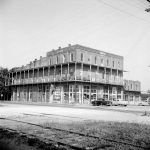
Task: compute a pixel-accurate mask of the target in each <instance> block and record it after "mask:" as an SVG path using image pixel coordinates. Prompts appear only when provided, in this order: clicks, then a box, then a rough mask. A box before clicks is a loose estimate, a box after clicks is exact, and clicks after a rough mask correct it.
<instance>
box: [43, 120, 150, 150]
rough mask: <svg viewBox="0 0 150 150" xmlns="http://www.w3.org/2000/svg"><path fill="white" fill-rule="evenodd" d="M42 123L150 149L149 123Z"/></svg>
mask: <svg viewBox="0 0 150 150" xmlns="http://www.w3.org/2000/svg"><path fill="white" fill-rule="evenodd" d="M42 125H43V126H46V127H55V128H61V129H66V130H72V131H76V132H80V133H84V134H86V135H95V136H99V137H100V138H107V139H113V140H116V141H126V142H128V143H132V144H135V145H140V146H143V147H147V148H149V149H150V126H148V125H143V124H137V123H125V122H122V123H119V122H102V121H101V122H100V121H92V122H91V121H88V122H74V123H58V122H45V123H43V124H42Z"/></svg>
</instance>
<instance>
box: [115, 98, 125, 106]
mask: <svg viewBox="0 0 150 150" xmlns="http://www.w3.org/2000/svg"><path fill="white" fill-rule="evenodd" d="M112 105H113V106H127V105H128V101H125V100H121V99H113V100H112Z"/></svg>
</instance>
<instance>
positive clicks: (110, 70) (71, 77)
mask: <svg viewBox="0 0 150 150" xmlns="http://www.w3.org/2000/svg"><path fill="white" fill-rule="evenodd" d="M7 86H10V87H11V90H12V93H11V100H12V101H29V102H47V103H81V104H89V103H90V102H91V101H92V100H97V99H98V98H104V99H106V100H107V99H109V100H112V99H123V89H124V88H123V57H122V56H118V55H114V54H110V53H106V52H103V51H100V50H96V49H92V48H89V47H85V46H81V45H68V47H65V48H61V47H59V48H58V49H57V50H52V51H50V52H47V54H46V57H40V59H39V60H37V59H35V60H34V61H32V62H30V63H29V64H27V65H25V66H22V67H19V68H15V69H13V71H12V72H10V74H9V81H8V82H7Z"/></svg>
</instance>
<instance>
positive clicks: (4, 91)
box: [0, 67, 10, 100]
mask: <svg viewBox="0 0 150 150" xmlns="http://www.w3.org/2000/svg"><path fill="white" fill-rule="evenodd" d="M8 79H9V71H8V69H7V68H2V67H0V99H3V100H4V99H8V97H9V95H10V89H9V87H7V86H5V82H6V81H8ZM6 97H7V98H6Z"/></svg>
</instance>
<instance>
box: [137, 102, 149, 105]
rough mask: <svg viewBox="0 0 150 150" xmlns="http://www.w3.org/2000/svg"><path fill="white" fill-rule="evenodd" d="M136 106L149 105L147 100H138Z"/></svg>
mask: <svg viewBox="0 0 150 150" xmlns="http://www.w3.org/2000/svg"><path fill="white" fill-rule="evenodd" d="M138 106H149V103H148V101H139V102H138Z"/></svg>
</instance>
